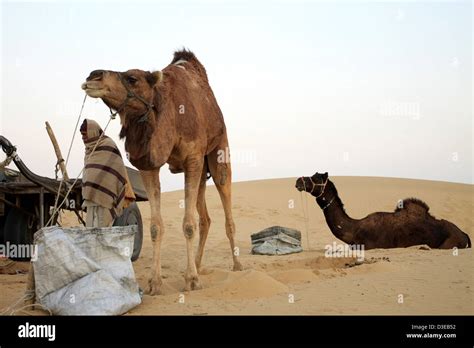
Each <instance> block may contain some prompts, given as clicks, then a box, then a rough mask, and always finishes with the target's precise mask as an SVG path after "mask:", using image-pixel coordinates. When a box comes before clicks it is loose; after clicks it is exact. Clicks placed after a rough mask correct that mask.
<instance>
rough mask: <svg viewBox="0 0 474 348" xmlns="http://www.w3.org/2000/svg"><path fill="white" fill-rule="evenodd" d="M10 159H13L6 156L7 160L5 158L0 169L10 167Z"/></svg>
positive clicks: (0, 164)
mask: <svg viewBox="0 0 474 348" xmlns="http://www.w3.org/2000/svg"><path fill="white" fill-rule="evenodd" d="M12 159H13V158H12V157H11V156H7V158H5V160H4V161H3V162H1V163H0V169H2V168H5V167H6V166H8V165H10V163H11V162H12Z"/></svg>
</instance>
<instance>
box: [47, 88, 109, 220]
mask: <svg viewBox="0 0 474 348" xmlns="http://www.w3.org/2000/svg"><path fill="white" fill-rule="evenodd" d="M85 101H86V97H84V102H83V105H82V108H81V113H80V114H79V119H78V120H77V123H76V130H77V125H78V124H79V121H80V118H81V116H82V110H83V109H84V103H85ZM113 119H115V115H113V114H110V115H109V121H108V122H107V124H106V125H105V127H104V129H103V132H102V134H100V136H99V138H98V140H97V142H96V144H95V145H94V148H93V149H92V151H91V153H90V154H89V156H88V157H87V158H90V156H92V155H93V154H94V151H95V149H96V148H97V145H99V141H100V140H101V139H102V137H103V136H104V135H105V131H106V130H107V128H108V127H109V124H110V121H112V120H113ZM75 133H76V131H74V135H75ZM74 135H73V137H74ZM71 147H72V141H71ZM70 152H71V148H69V152H68V156H67V159H66V164H67V161H68V159H69V154H70ZM84 169H85V166H83V167H82V169H81V172H80V173H79V174H78V175H77V177H76V179H75V180H74V182H73V183H72V185H71V186H70V187H69V189H68V191H67V192H66V195H65V196H64V199H63V200H62V201H61V204H59V206H57V205H56V204H55V207H54V211H53V213H52V214H51V217H50V218H49V220H48V222H47V223H46V225H45V226H50V224H51V223H52V221H53V220H54V217H55V216H56V214H57V213H58V211H59V210H60V209H61V206H62V205H63V204H64V202H66V200H67V198H68V196H69V194H70V193H71V191H72V190H73V188H74V186H75V185H76V183H77V181H78V180H79V177H80V176H81V175H82V173H83V172H84ZM61 182H62V181H61ZM60 186H61V184H60ZM59 192H60V191H59V190H58V193H57V196H56V200H57V201H58V200H59Z"/></svg>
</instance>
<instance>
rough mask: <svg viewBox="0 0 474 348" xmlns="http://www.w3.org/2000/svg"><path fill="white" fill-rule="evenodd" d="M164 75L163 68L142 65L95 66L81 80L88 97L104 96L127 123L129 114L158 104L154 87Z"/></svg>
mask: <svg viewBox="0 0 474 348" xmlns="http://www.w3.org/2000/svg"><path fill="white" fill-rule="evenodd" d="M162 76H163V75H162V73H161V71H157V72H153V73H151V72H149V71H143V70H139V69H132V70H128V71H125V72H117V71H109V70H94V71H92V72H91V73H90V75H89V77H88V78H87V79H86V82H84V83H83V84H82V89H83V90H84V91H85V92H86V93H87V95H88V96H89V97H92V98H101V99H102V101H103V102H104V103H105V104H106V105H107V106H108V107H109V108H111V109H113V110H116V111H117V112H118V113H119V114H120V117H121V121H122V124H124V123H126V118H127V116H130V117H134V116H135V117H136V116H141V115H144V114H147V113H149V112H150V110H151V108H153V107H154V106H155V105H154V99H155V95H156V91H155V87H156V86H157V85H158V84H159V83H160V82H161V80H162Z"/></svg>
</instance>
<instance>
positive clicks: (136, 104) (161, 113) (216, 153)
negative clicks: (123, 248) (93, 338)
mask: <svg viewBox="0 0 474 348" xmlns="http://www.w3.org/2000/svg"><path fill="white" fill-rule="evenodd" d="M82 88H83V89H84V90H85V91H86V93H87V95H89V96H90V97H93V98H101V99H102V100H103V101H104V103H105V104H106V105H107V106H108V107H109V108H111V109H113V110H116V112H117V113H118V114H119V115H120V122H121V125H122V130H121V132H120V137H121V138H125V150H126V151H127V155H128V158H129V160H130V162H131V163H132V164H133V165H134V166H135V167H137V168H138V169H139V170H140V173H141V176H142V178H143V183H144V185H145V188H146V191H147V194H148V198H149V201H150V207H151V227H150V231H151V237H152V240H153V242H154V250H153V266H152V270H151V277H150V280H149V288H148V292H149V293H150V294H151V295H155V294H159V293H160V288H161V285H162V280H161V261H160V256H161V242H162V239H163V234H164V225H163V220H162V218H161V213H160V192H161V190H160V178H159V173H160V168H161V167H162V166H163V165H164V164H165V163H168V164H169V169H170V171H171V172H172V173H182V172H184V178H185V188H184V189H185V213H184V220H183V232H184V236H185V239H186V249H187V255H188V260H187V261H188V262H187V270H186V272H185V275H184V278H185V282H186V286H185V290H194V289H200V288H201V284H200V282H199V278H198V270H199V269H200V266H201V261H202V256H203V252H204V245H205V243H206V238H207V234H208V231H209V226H210V224H211V219H210V218H209V215H208V212H207V207H206V201H205V191H206V180H207V174H208V173H210V175H211V177H212V179H213V180H214V183H215V184H216V187H217V190H218V191H219V195H220V198H221V201H222V205H223V207H224V212H225V228H226V233H227V237H228V238H229V241H230V248H231V252H232V257H233V261H234V268H233V269H234V271H239V270H242V265H241V264H240V262H239V260H238V256H237V255H238V250H237V248H236V247H235V241H234V236H235V225H234V221H233V218H232V210H231V205H232V203H231V181H232V180H231V166H230V163H226V162H225V159H224V160H222V158H223V157H226V156H222V153H224V152H226V151H229V150H228V147H229V143H228V140H227V132H226V127H225V124H224V118H223V116H222V112H221V110H220V108H219V106H218V104H217V101H216V98H215V96H214V93H213V92H212V90H211V87H210V86H209V81H208V79H207V74H206V70H205V69H204V66H203V65H202V64H201V63H200V62H199V61H198V59H197V58H196V56H195V55H194V54H193V53H192V52H190V51H187V50H181V51H177V52H175V53H174V58H173V60H172V62H171V63H170V64H169V65H168V66H167V67H166V68H164V69H163V71H156V72H153V73H151V72H148V71H142V70H138V69H133V70H128V71H126V72H115V71H108V70H95V71H92V72H91V73H90V75H89V77H88V78H87V79H86V82H85V83H83V85H82ZM196 209H197V212H198V214H199V247H198V251H197V255H196V258H194V252H193V239H194V235H195V233H196V231H197V225H196V221H195V218H194V212H195V210H196Z"/></svg>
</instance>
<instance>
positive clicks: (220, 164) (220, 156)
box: [208, 140, 243, 271]
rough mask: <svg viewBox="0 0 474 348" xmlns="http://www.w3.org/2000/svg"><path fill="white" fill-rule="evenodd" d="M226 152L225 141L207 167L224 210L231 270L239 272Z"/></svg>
mask: <svg viewBox="0 0 474 348" xmlns="http://www.w3.org/2000/svg"><path fill="white" fill-rule="evenodd" d="M228 151H229V147H228V145H227V140H226V141H225V143H224V144H223V146H218V147H217V148H216V149H215V150H214V151H212V152H211V153H210V154H209V155H208V166H209V171H210V173H211V176H212V180H213V181H214V183H215V184H216V188H217V191H218V192H219V196H220V198H221V202H222V206H223V208H224V213H225V230H226V234H227V238H229V243H230V249H231V252H232V259H233V261H234V267H233V270H234V271H241V270H242V269H243V267H242V265H241V263H240V261H239V249H238V248H236V246H235V223H234V219H233V217H232V198H231V193H232V190H231V185H232V171H231V166H230V161H229V160H228Z"/></svg>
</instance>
